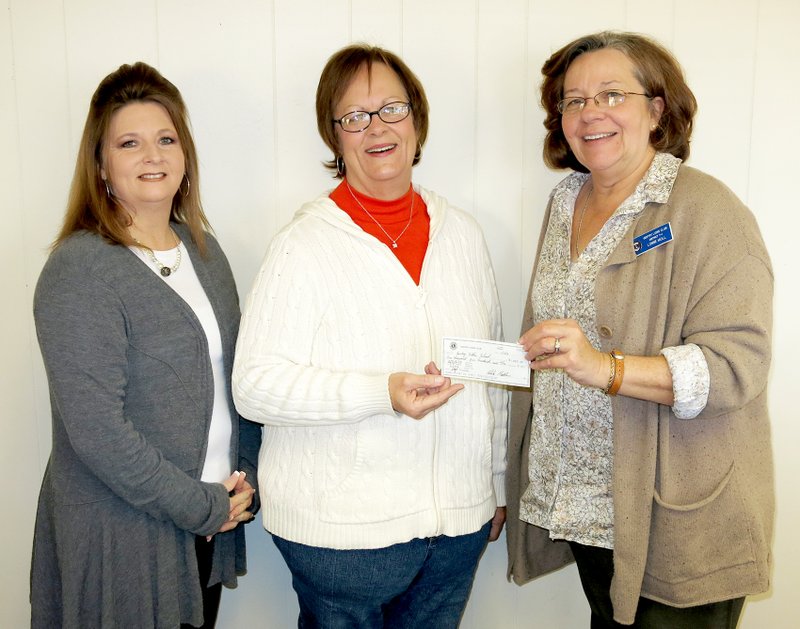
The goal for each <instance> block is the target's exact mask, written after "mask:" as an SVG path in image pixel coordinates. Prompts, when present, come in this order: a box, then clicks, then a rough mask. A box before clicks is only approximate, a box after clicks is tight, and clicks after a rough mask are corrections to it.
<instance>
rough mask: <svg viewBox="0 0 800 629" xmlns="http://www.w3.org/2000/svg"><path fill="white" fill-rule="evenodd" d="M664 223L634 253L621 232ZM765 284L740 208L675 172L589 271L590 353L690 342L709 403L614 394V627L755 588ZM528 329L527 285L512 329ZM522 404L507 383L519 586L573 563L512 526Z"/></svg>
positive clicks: (767, 466) (761, 583) (765, 549)
mask: <svg viewBox="0 0 800 629" xmlns="http://www.w3.org/2000/svg"><path fill="white" fill-rule="evenodd" d="M548 214H549V212H548ZM666 222H670V223H671V225H672V231H673V234H674V240H673V241H672V242H671V243H669V244H668V245H665V246H662V247H658V248H656V249H653V250H652V251H649V252H647V253H645V254H643V255H642V256H641V257H639V258H637V257H636V255H635V254H634V250H633V238H634V236H636V235H640V234H643V233H645V232H648V231H649V230H651V229H654V228H655V227H658V226H660V225H663V224H664V223H666ZM546 225H547V217H545V227H546ZM535 272H536V270H535V267H534V277H535ZM772 284H773V277H772V269H771V266H770V261H769V256H768V255H767V251H766V248H765V247H764V242H763V240H762V238H761V234H760V233H759V230H758V226H757V225H756V221H755V219H754V218H753V215H752V214H751V213H750V211H749V210H748V209H747V208H746V207H745V206H744V205H743V204H742V202H741V201H740V200H739V199H737V198H736V196H735V195H734V194H733V193H732V192H731V191H730V190H729V189H728V188H726V187H725V186H724V185H723V184H721V183H720V182H719V181H717V180H716V179H714V178H712V177H710V176H708V175H705V174H703V173H701V172H700V171H697V170H695V169H693V168H690V167H688V166H685V165H683V166H681V168H680V171H679V173H678V176H677V178H676V180H675V184H674V186H673V189H672V193H671V195H670V197H669V200H668V201H667V203H665V204H659V203H651V204H648V206H647V207H646V208H645V210H644V212H642V214H641V215H640V216H639V217H638V218H637V219H636V220H635V221H634V223H633V225H631V228H630V232H629V234H628V236H627V237H625V238H623V240H622V242H621V243H620V245H619V246H618V247H617V248H616V250H615V251H614V252H612V254H611V256H610V257H609V259H608V260H607V262H606V264H605V266H604V268H603V269H602V270H601V272H600V275H599V276H598V278H597V287H596V294H597V326H598V330H600V336H601V339H602V344H603V347H602V349H603V350H604V351H610V350H611V349H613V348H615V347H618V348H620V349H621V350H622V351H623V352H624V353H629V354H631V355H643V356H654V355H657V354H658V352H659V350H660V349H661V348H663V347H671V346H676V345H680V344H683V343H695V344H697V345H698V346H699V347H700V348H701V349H702V351H703V354H704V356H705V358H706V361H707V363H708V367H709V372H710V375H711V390H710V393H709V398H708V403H707V405H706V407H705V409H704V410H703V412H702V413H700V415H698V416H697V417H696V418H695V419H690V420H682V419H678V418H676V417H675V415H674V414H673V413H672V410H671V409H670V408H669V407H668V406H663V405H659V404H655V403H653V402H644V401H641V400H636V399H633V398H629V397H625V396H617V397H615V398H613V402H612V405H613V414H614V478H613V496H614V537H615V542H614V580H613V582H612V585H611V599H612V602H613V604H614V617H615V619H616V620H617V621H618V622H620V623H623V624H631V623H632V622H633V620H634V617H635V614H636V608H637V604H638V600H639V596H640V595H641V596H644V597H646V598H650V599H653V600H656V601H660V602H663V603H667V604H669V605H674V606H676V607H686V606H692V605H701V604H704V603H709V602H714V601H721V600H725V599H729V598H735V597H740V596H745V595H747V594H755V593H758V592H763V591H765V590H767V589H768V587H769V574H770V564H771V550H770V549H771V540H772V528H773V513H774V488H773V469H772V448H771V441H770V426H769V416H768V412H767V396H766V386H767V374H768V371H769V362H770V356H771V340H770V337H771V328H772ZM532 324H533V316H532V308H531V303H530V294H529V296H528V303H527V306H526V311H525V315H524V318H523V330H527V329H528V328H529V327H530V326H531V325H532ZM530 408H531V391H530V389H525V390H518V391H516V392H515V393H514V395H513V397H512V403H511V425H510V429H509V444H508V471H507V473H506V492H507V498H508V524H507V529H506V530H507V541H508V552H509V574H510V575H511V576H512V577H513V578H514V580H515V581H516V582H517V583H520V584H521V583H525V582H526V581H528V580H530V579H532V578H534V577H536V576H538V575H541V574H544V573H546V572H548V571H550V570H553V569H555V568H557V567H559V566H560V565H563V564H564V563H567V562H568V561H570V559H571V555H570V552H569V548H568V547H567V545H566V544H564V543H563V542H552V541H550V540H549V538H548V532H547V531H545V530H544V529H541V528H539V527H536V526H532V525H529V524H525V523H524V522H522V521H521V520H519V499H520V496H521V494H522V492H524V491H525V488H526V486H527V482H528V444H529V440H530V430H529V425H530V421H529V413H530Z"/></svg>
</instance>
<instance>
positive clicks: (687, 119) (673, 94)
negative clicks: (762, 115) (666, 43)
mask: <svg viewBox="0 0 800 629" xmlns="http://www.w3.org/2000/svg"><path fill="white" fill-rule="evenodd" d="M603 48H613V49H614V50H619V51H620V52H621V53H623V54H624V55H625V56H626V57H628V59H630V60H631V63H632V64H633V67H634V72H635V74H636V78H637V80H638V81H639V82H640V83H641V84H642V87H644V91H645V93H647V94H648V95H649V96H651V97H655V96H660V97H661V98H662V99H663V100H664V111H663V112H662V114H661V118H660V120H659V123H658V126H657V127H656V129H655V130H654V131H653V132H652V133H651V134H650V144H651V145H652V146H653V148H655V149H656V150H657V151H661V152H664V153H671V154H672V155H674V156H675V157H679V158H681V159H686V158H687V157H689V139H690V138H691V135H692V120H693V118H694V115H695V113H696V111H697V101H696V100H695V97H694V94H692V90H690V89H689V86H688V85H687V84H686V80H685V78H684V76H683V70H682V68H681V66H680V64H679V63H678V61H677V60H676V59H675V57H674V56H673V55H672V53H670V52H669V51H668V50H667V49H666V48H664V47H663V46H662V45H660V44H658V43H656V42H655V41H653V40H652V39H650V38H648V37H645V36H644V35H639V34H637V33H625V32H617V31H604V32H602V33H595V34H593V35H586V36H585V37H580V38H578V39H576V40H575V41H572V42H570V43H569V44H567V45H566V46H564V47H563V48H561V49H560V50H558V51H557V52H555V53H553V55H551V57H550V58H549V59H548V60H547V61H545V63H544V65H543V66H542V75H544V80H543V81H542V107H544V110H545V112H546V117H545V120H544V126H545V129H547V135H546V136H545V140H544V161H545V163H546V164H547V165H548V166H549V167H550V168H572V169H573V170H578V171H581V172H587V168H586V167H585V166H584V165H583V164H581V163H580V162H579V161H578V159H577V158H576V157H575V155H574V154H573V152H572V150H571V149H570V148H569V144H567V140H566V138H565V137H564V133H563V131H562V130H561V114H560V113H558V109H557V106H558V101H560V100H561V99H562V98H563V97H564V76H565V75H566V73H567V69H568V68H569V66H570V64H571V63H572V62H573V61H575V59H577V58H578V57H579V56H580V55H582V54H584V53H587V52H593V51H595V50H602V49H603Z"/></svg>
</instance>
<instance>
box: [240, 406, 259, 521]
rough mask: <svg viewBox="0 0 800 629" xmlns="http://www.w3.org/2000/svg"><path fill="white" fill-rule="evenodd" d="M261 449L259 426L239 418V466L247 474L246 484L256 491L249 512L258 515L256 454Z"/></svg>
mask: <svg viewBox="0 0 800 629" xmlns="http://www.w3.org/2000/svg"><path fill="white" fill-rule="evenodd" d="M260 449H261V425H260V424H256V423H255V422H251V421H249V420H247V419H244V418H243V417H241V416H240V417H239V465H238V467H237V469H239V470H241V471H243V472H245V473H246V474H247V482H249V483H250V485H251V486H252V487H253V489H255V490H256V493H255V494H253V504H252V505H251V506H250V509H249V510H250V511H251V512H253V513H258V510H259V509H260V508H261V501H260V499H259V494H258V473H257V470H258V452H259V450H260Z"/></svg>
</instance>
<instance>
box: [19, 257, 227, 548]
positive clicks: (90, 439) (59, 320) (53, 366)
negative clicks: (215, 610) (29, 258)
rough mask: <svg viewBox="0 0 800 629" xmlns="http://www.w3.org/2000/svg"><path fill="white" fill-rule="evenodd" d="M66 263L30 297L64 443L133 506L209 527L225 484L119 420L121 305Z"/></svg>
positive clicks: (218, 519)
mask: <svg viewBox="0 0 800 629" xmlns="http://www.w3.org/2000/svg"><path fill="white" fill-rule="evenodd" d="M70 266H71V265H69V264H64V265H58V264H48V266H47V267H46V268H45V270H44V271H43V273H42V276H41V278H40V280H39V284H38V285H37V289H36V297H35V300H34V316H35V320H36V331H37V335H38V338H39V345H40V347H41V352H42V357H43V359H44V364H45V368H46V370H47V376H48V382H49V385H50V399H51V404H52V405H53V406H54V413H55V414H57V416H58V417H59V418H60V420H61V421H62V422H63V425H64V429H65V430H66V433H67V435H68V438H69V441H70V446H71V447H72V448H73V450H74V451H75V453H76V454H77V456H78V457H79V458H80V460H81V461H82V462H83V463H84V464H85V465H86V466H87V467H88V468H89V469H90V470H91V471H92V473H93V474H95V475H96V476H97V478H99V479H100V480H101V481H102V482H103V483H104V484H105V485H106V486H108V487H109V488H110V489H111V490H112V491H113V492H114V493H116V494H117V495H119V496H120V497H122V498H123V499H124V500H126V501H127V502H129V503H130V504H132V505H133V506H135V507H136V508H138V509H141V510H142V511H145V512H146V513H148V514H149V515H151V516H152V517H154V518H158V519H161V520H169V521H172V522H174V524H175V525H176V526H177V527H179V528H181V529H185V530H188V531H191V532H193V533H195V534H197V535H210V534H213V533H216V532H217V530H218V529H219V527H220V526H221V525H222V523H223V522H225V520H226V519H227V517H228V510H229V508H230V501H229V499H228V492H227V490H226V489H225V487H224V486H223V485H222V484H219V483H202V482H200V481H199V480H195V479H193V478H191V477H190V476H188V475H187V474H186V473H185V472H183V471H182V470H181V469H179V468H178V467H176V466H175V465H174V464H172V463H171V462H170V461H168V460H167V459H166V458H165V457H164V455H163V454H162V452H160V451H159V450H157V449H155V448H153V447H152V446H151V445H150V444H148V442H147V441H146V440H145V438H144V437H143V436H142V434H141V433H139V432H138V431H137V430H136V427H135V426H134V425H133V424H132V423H131V422H130V421H128V420H127V419H126V417H125V412H124V411H125V388H126V384H127V381H128V373H127V348H128V343H127V334H126V321H125V314H124V305H123V304H122V303H121V301H120V299H119V297H118V296H117V294H116V292H115V291H114V290H113V288H111V287H110V286H108V285H107V284H106V283H105V282H103V281H102V280H101V279H98V278H96V277H93V276H92V275H90V274H89V275H87V274H86V273H85V272H84V271H83V270H82V269H76V268H70Z"/></svg>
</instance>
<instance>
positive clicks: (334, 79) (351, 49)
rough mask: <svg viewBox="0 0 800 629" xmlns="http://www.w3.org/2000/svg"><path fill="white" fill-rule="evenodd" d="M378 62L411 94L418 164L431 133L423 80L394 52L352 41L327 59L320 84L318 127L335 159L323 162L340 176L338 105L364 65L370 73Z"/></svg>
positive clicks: (409, 95)
mask: <svg viewBox="0 0 800 629" xmlns="http://www.w3.org/2000/svg"><path fill="white" fill-rule="evenodd" d="M375 63H382V64H384V65H386V66H387V67H388V68H389V69H391V70H392V71H394V73H395V74H397V77H398V78H399V79H400V83H402V85H403V89H405V91H406V94H408V102H409V104H410V105H411V115H412V116H413V120H414V129H415V130H416V132H417V143H418V145H417V152H416V154H415V155H414V162H413V165H414V166H416V165H417V164H418V163H419V160H420V158H421V157H422V147H423V146H424V145H425V140H426V139H427V137H428V99H427V97H426V96H425V90H424V89H423V88H422V83H420V81H419V79H418V78H417V76H416V75H415V74H414V73H413V72H412V71H411V70H410V69H409V67H408V66H407V65H406V64H405V63H404V62H403V60H402V59H400V57H398V56H397V55H396V54H394V53H393V52H390V51H388V50H385V49H383V48H379V47H378V46H369V45H367V44H353V45H351V46H346V47H345V48H342V49H341V50H339V51H337V52H335V53H334V54H333V55H332V56H331V58H330V59H328V62H327V63H326V64H325V68H324V69H323V70H322V74H321V75H320V77H319V84H318V85H317V129H319V134H320V136H321V137H322V140H323V142H325V144H326V145H327V147H328V148H329V149H330V150H331V151H332V152H333V159H332V160H329V161H327V162H323V163H324V164H325V167H326V168H329V169H331V170H332V171H333V172H334V177H337V178H341V177H342V175H343V174H344V173H343V172H339V169H338V168H337V161H338V160H339V159H340V158H341V155H342V153H341V150H340V149H339V140H338V138H337V137H336V129H334V123H333V119H334V111H335V109H336V105H337V104H338V103H339V101H340V100H341V98H342V96H343V95H344V93H345V92H346V91H347V88H348V87H349V85H350V82H351V81H352V80H353V78H354V77H355V76H356V75H357V74H358V72H359V71H360V70H361V68H362V67H364V66H366V68H367V72H368V73H371V72H372V66H373V64H375Z"/></svg>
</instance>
